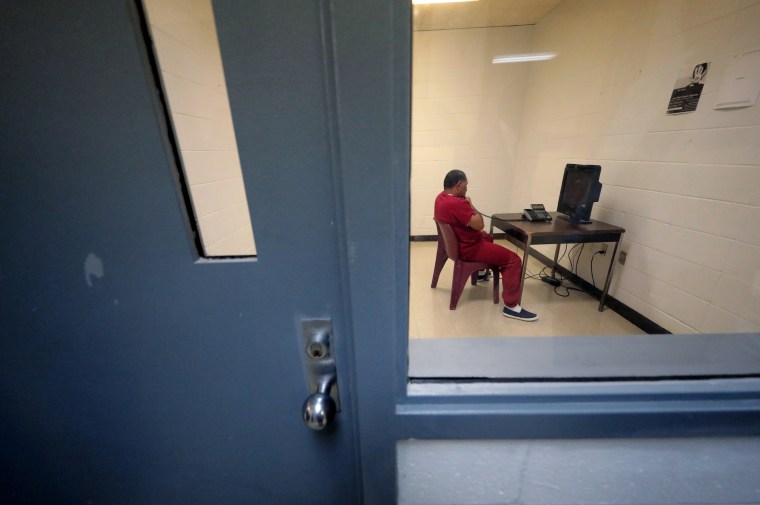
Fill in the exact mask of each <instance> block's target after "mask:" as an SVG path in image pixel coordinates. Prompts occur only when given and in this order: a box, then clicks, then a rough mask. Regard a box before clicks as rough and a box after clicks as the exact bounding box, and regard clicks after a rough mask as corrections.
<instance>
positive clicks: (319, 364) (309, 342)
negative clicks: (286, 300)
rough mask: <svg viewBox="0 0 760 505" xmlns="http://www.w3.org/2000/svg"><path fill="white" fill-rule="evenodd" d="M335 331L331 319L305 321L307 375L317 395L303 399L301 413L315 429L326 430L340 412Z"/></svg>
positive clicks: (308, 424) (314, 393)
mask: <svg viewBox="0 0 760 505" xmlns="http://www.w3.org/2000/svg"><path fill="white" fill-rule="evenodd" d="M331 333H332V326H331V324H330V321H329V320H328V321H325V320H309V321H304V344H305V346H304V350H305V351H306V356H307V359H306V361H305V364H306V376H307V377H308V379H309V391H310V392H312V393H313V394H311V395H310V396H309V397H308V398H306V401H305V402H303V408H302V409H301V415H302V417H303V420H304V422H305V423H306V426H308V427H309V428H311V429H312V430H324V429H325V428H326V427H327V426H328V425H329V424H330V423H332V422H333V420H334V419H335V414H337V413H338V412H340V395H339V394H338V380H337V379H338V377H337V371H336V366H335V357H334V356H333V353H332V349H331V346H330V340H331Z"/></svg>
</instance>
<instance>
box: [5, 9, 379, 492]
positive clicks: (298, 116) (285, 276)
mask: <svg viewBox="0 0 760 505" xmlns="http://www.w3.org/2000/svg"><path fill="white" fill-rule="evenodd" d="M340 9H341V7H340V6H338V7H336V8H334V9H333V8H331V6H330V5H329V3H328V2H321V3H320V2H280V1H271V2H247V1H236V0H233V1H223V2H215V11H216V15H217V27H218V32H219V38H220V42H221V47H222V56H223V60H224V64H225V70H226V78H227V84H228V88H229V96H230V103H231V108H232V112H233V117H234V121H235V129H236V135H237V140H238V147H239V152H240V158H241V162H242V166H243V170H244V178H245V184H246V190H247V194H248V198H249V203H250V208H251V213H252V220H253V228H254V230H255V235H256V243H257V249H258V257H257V258H256V260H255V261H202V260H201V261H198V260H197V258H196V257H195V253H194V249H193V248H194V244H193V240H192V238H191V237H190V234H189V232H188V227H187V223H188V218H187V215H186V209H185V208H184V203H183V201H182V197H181V190H180V189H178V188H177V181H176V179H177V177H176V167H175V163H174V159H173V156H172V148H171V145H170V144H169V141H168V140H167V139H168V136H167V125H166V123H165V119H164V117H163V113H162V110H161V108H160V101H159V99H158V96H157V88H156V83H155V82H154V79H153V76H152V73H151V68H150V65H149V59H148V56H147V54H148V53H147V50H146V47H145V44H144V40H143V39H142V35H141V30H140V22H139V19H138V17H137V14H136V12H137V10H136V8H135V6H134V5H133V4H132V3H131V2H129V1H125V0H109V1H102V2H66V3H65V4H62V3H60V2H55V1H43V2H33V3H18V2H3V3H2V8H0V10H2V12H3V15H2V19H1V20H0V38H1V39H2V40H3V43H2V44H1V45H0V47H1V49H0V51H1V52H2V61H3V62H4V67H5V69H4V71H3V74H4V77H3V78H2V80H1V81H2V82H1V83H0V90H1V93H2V94H1V95H0V96H2V103H3V113H2V115H0V131H1V132H2V136H1V137H0V156H1V157H2V158H1V159H2V173H0V206H1V208H2V219H3V223H2V225H0V240H2V244H3V245H2V248H1V249H0V286H1V291H2V293H1V294H0V332H1V336H0V402H1V404H2V407H0V437H1V438H2V444H1V445H2V449H0V464H1V465H2V471H0V501H2V502H3V503H9V504H11V503H112V504H116V503H125V504H126V503H129V504H133V503H209V504H210V503H228V504H229V503H262V504H263V503H294V504H303V503H309V504H320V503H321V504H339V503H358V502H360V501H361V497H360V495H361V480H360V469H359V456H358V452H359V451H358V444H357V443H356V440H357V437H358V434H357V428H356V425H357V416H356V415H355V409H356V398H355V394H356V387H355V379H354V375H353V372H354V370H353V363H354V361H353V354H352V352H353V346H352V344H351V340H352V338H353V335H352V328H351V317H350V316H351V308H350V304H349V303H348V300H349V296H348V295H349V293H350V290H351V285H352V283H353V282H363V280H362V279H356V280H355V279H354V278H353V277H352V276H351V275H350V274H351V272H350V270H349V267H348V264H349V262H350V261H351V257H350V256H351V255H353V254H361V251H362V250H363V249H364V248H365V247H367V246H368V244H353V245H351V247H350V248H349V247H347V245H346V244H347V243H348V242H347V239H346V223H345V219H344V215H345V209H344V205H345V201H344V196H343V181H344V178H346V177H348V178H350V177H351V175H350V174H346V173H345V171H344V169H343V165H341V163H340V156H341V152H340V143H339V141H338V134H339V130H338V126H337V125H338V123H337V121H336V117H337V114H338V107H337V99H336V96H337V92H336V82H335V81H336V79H335V73H334V70H335V69H334V60H335V58H334V53H335V47H334V37H333V35H332V33H333V29H334V26H335V23H336V21H335V19H334V18H335V17H337V14H336V13H339V12H340ZM347 14H348V15H350V13H347ZM348 37H353V38H354V39H355V40H357V39H360V37H357V35H356V34H349V35H348ZM357 71H358V69H351V68H346V69H345V72H346V73H352V72H357ZM368 102H371V98H368ZM368 117H369V116H368ZM352 123H356V124H364V123H366V118H365V117H363V118H358V117H351V118H348V119H346V123H345V124H344V126H346V127H350V125H351V124H352ZM373 156H375V158H377V155H373V153H367V155H366V157H365V159H364V162H365V163H369V164H370V165H372V166H376V165H377V163H376V162H372V161H371V160H372V157H373ZM349 184H350V182H349ZM368 225H369V226H371V223H368ZM382 233H384V231H383V230H377V231H376V232H373V233H372V235H371V236H372V237H378V236H380V237H382ZM367 236H369V235H367ZM369 246H370V247H371V245H369ZM378 275H382V274H379V273H378V272H373V273H372V276H373V277H375V276H378ZM309 318H329V319H331V320H332V325H333V351H334V356H335V357H336V360H337V367H338V383H339V386H340V392H341V407H342V411H341V412H340V413H339V414H338V415H337V418H336V420H335V422H334V424H333V425H332V426H330V427H329V428H328V429H326V430H325V431H321V432H315V431H311V430H309V429H307V427H306V426H305V425H304V423H303V420H302V418H301V408H302V404H303V402H304V400H305V399H306V397H307V396H308V395H309V393H310V392H311V391H309V389H308V381H307V378H306V375H305V367H304V359H305V358H304V348H303V340H302V336H301V321H302V320H303V319H309Z"/></svg>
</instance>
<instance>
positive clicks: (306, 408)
mask: <svg viewBox="0 0 760 505" xmlns="http://www.w3.org/2000/svg"><path fill="white" fill-rule="evenodd" d="M337 410H338V409H337V407H336V406H335V400H333V399H332V397H331V396H330V395H329V394H325V393H314V394H313V395H311V396H310V397H308V398H307V399H306V401H305V402H304V403H303V420H304V422H305V423H306V426H308V427H309V428H311V429H312V430H323V429H325V428H326V427H327V425H328V424H330V423H331V422H332V421H333V419H335V412H336V411H337Z"/></svg>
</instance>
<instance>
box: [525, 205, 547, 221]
mask: <svg viewBox="0 0 760 505" xmlns="http://www.w3.org/2000/svg"><path fill="white" fill-rule="evenodd" d="M523 217H524V218H525V219H527V220H528V221H551V220H552V216H551V214H549V213H548V212H546V209H545V208H544V205H543V204H542V203H532V204H531V205H530V209H525V210H523Z"/></svg>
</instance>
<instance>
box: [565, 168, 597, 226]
mask: <svg viewBox="0 0 760 505" xmlns="http://www.w3.org/2000/svg"><path fill="white" fill-rule="evenodd" d="M601 172H602V167H600V166H599V165H575V164H573V163H568V164H567V165H565V175H564V176H563V177H562V189H561V190H560V192H559V202H557V212H559V213H561V214H565V215H566V216H568V218H569V219H570V220H571V221H572V222H573V223H582V224H588V223H590V222H591V208H592V207H593V206H594V202H598V201H599V194H600V193H601V191H602V183H601V182H599V175H600V174H601Z"/></svg>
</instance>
